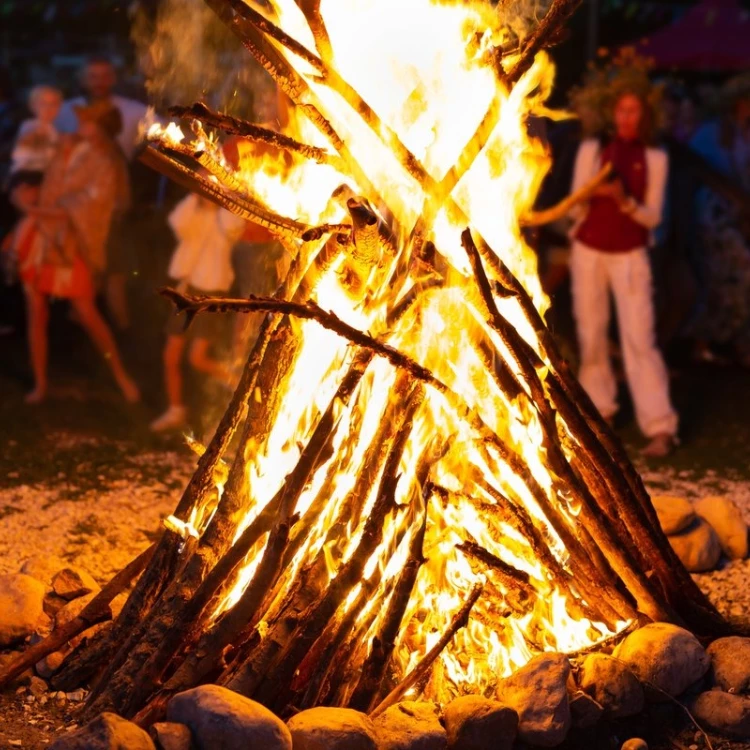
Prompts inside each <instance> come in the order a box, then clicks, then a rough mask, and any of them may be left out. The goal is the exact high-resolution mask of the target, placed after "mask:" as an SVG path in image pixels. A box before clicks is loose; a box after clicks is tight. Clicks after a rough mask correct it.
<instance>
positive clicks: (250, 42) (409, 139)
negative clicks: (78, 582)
mask: <svg viewBox="0 0 750 750" xmlns="http://www.w3.org/2000/svg"><path fill="white" fill-rule="evenodd" d="M207 1H208V2H209V5H211V6H212V7H213V8H214V9H215V10H216V12H217V13H218V14H219V15H220V16H221V17H222V18H223V19H224V20H225V21H226V22H227V23H228V24H229V26H230V27H231V28H232V29H233V30H234V32H235V33H236V34H237V35H238V36H239V37H240V39H241V40H242V41H243V43H244V45H245V46H246V47H247V49H248V50H249V51H250V52H251V53H252V54H253V56H254V57H255V58H256V59H257V60H258V61H260V63H261V64H262V65H263V66H264V67H265V69H266V70H267V71H268V72H269V73H271V75H272V76H273V77H274V78H275V79H276V81H277V83H278V84H279V86H280V87H281V88H282V90H283V91H284V92H285V93H286V94H287V95H288V96H289V97H290V98H291V99H292V100H293V101H294V102H295V103H296V105H297V106H296V108H295V117H296V118H297V122H296V123H295V125H296V131H297V135H296V137H294V138H293V137H291V136H289V135H284V136H282V135H279V134H276V133H273V132H271V131H268V130H266V129H264V128H261V127H259V126H256V125H254V124H251V123H246V122H243V121H240V120H237V119H235V118H231V117H228V116H225V115H222V114H219V113H217V112H214V111H212V110H211V109H209V108H208V107H206V106H205V105H203V104H195V105H193V106H191V107H185V108H178V109H177V110H176V111H175V112H174V114H175V115H176V116H179V117H180V118H182V120H183V125H182V127H178V126H177V125H176V124H171V125H169V126H168V127H166V128H164V127H161V126H159V125H154V126H152V127H151V128H150V129H149V131H148V140H149V141H150V145H149V147H148V149H147V151H146V152H145V154H144V157H143V158H144V160H145V161H146V162H147V163H149V164H151V165H153V166H154V167H155V168H157V169H159V170H161V171H163V172H164V173H165V174H167V175H170V176H171V177H173V178H174V179H176V180H178V181H180V182H182V183H183V184H185V185H187V186H188V187H190V188H191V189H193V190H195V191H196V192H199V193H201V194H203V195H205V196H207V197H209V198H211V199H212V200H214V201H216V202H217V203H219V204H220V205H222V206H224V207H226V208H228V209H229V210H231V211H233V212H235V213H236V214H238V215H240V216H243V217H245V218H247V219H250V220H253V221H255V222H258V223H261V224H263V225H264V226H266V227H267V228H269V229H270V230H271V231H272V232H273V233H274V234H275V235H276V236H277V237H278V238H279V240H280V241H282V242H283V243H284V244H285V246H286V248H287V249H288V250H289V252H290V253H291V255H292V256H293V258H294V260H293V263H292V267H291V269H290V271H289V274H288V276H287V278H286V279H285V281H284V282H283V284H282V286H281V288H280V289H279V290H278V292H277V293H276V295H275V296H274V297H273V298H255V297H251V298H249V299H215V298H205V297H193V296H187V295H183V294H181V293H179V292H176V291H173V290H164V294H165V295H166V296H168V297H169V298H171V299H172V301H173V302H174V303H175V305H176V306H177V308H178V309H179V310H182V311H184V312H185V314H186V317H187V318H188V320H189V319H191V318H192V316H194V315H196V314H200V315H210V314H216V313H219V312H221V311H237V312H252V311H263V312H265V313H267V315H266V318H265V321H264V323H263V326H262V329H261V333H260V336H259V338H258V341H257V343H256V344H255V346H254V348H253V350H252V352H251V354H250V356H249V358H248V360H247V363H246V365H245V367H244V370H243V372H242V376H241V379H240V382H239V385H238V386H237V389H236V392H235V393H234V396H233V398H232V400H231V403H230V405H229V407H228V408H227V411H226V413H225V414H224V416H223V418H222V420H221V422H220V424H219V426H218V428H217V430H216V433H215V435H214V437H213V439H212V440H211V442H210V444H209V445H207V446H206V448H205V452H203V454H202V456H201V458H200V460H199V463H198V467H197V469H196V472H195V474H194V476H193V478H192V480H191V481H190V483H189V485H188V487H187V489H186V490H185V492H184V494H183V496H182V498H181V500H180V502H179V504H178V506H177V508H176V510H175V512H174V515H173V516H172V517H170V519H168V522H167V528H166V530H165V531H164V533H163V535H162V537H161V539H160V540H159V541H158V543H157V544H156V545H155V546H154V547H153V548H152V549H151V550H149V551H148V552H147V553H144V555H142V556H141V558H139V559H138V560H136V561H134V563H133V564H132V565H131V566H130V567H129V568H128V569H127V570H126V571H124V572H123V574H121V576H120V577H119V578H118V580H117V582H116V585H113V586H112V587H111V591H109V592H108V593H107V595H105V596H102V597H97V599H96V600H94V602H92V605H91V607H92V609H91V611H89V612H86V613H85V615H86V616H85V617H84V620H86V617H88V619H89V620H92V619H96V618H97V617H98V618H99V619H102V618H103V617H104V616H105V615H104V612H105V610H106V605H107V601H106V598H107V596H114V594H115V593H117V591H119V590H121V588H122V587H123V586H124V585H126V584H127V583H128V581H130V580H131V579H133V578H135V577H136V576H137V575H138V574H139V573H140V572H141V570H143V569H144V568H145V570H144V572H143V573H142V575H141V576H140V578H139V579H138V582H137V584H136V586H135V588H134V590H133V592H132V594H131V595H130V597H129V600H128V602H127V604H126V605H125V607H124V609H123V611H122V613H121V614H120V615H119V617H118V618H117V620H116V621H115V622H114V624H113V626H112V627H111V628H110V629H109V630H107V631H103V633H102V635H101V636H100V637H97V638H95V639H92V640H91V642H90V643H88V644H87V645H85V646H84V647H81V648H79V649H78V650H76V651H74V652H73V653H72V654H71V655H70V656H69V657H68V658H67V660H66V662H65V664H64V665H63V667H62V670H61V671H60V672H59V673H58V675H57V676H56V678H55V679H54V682H55V684H56V685H59V686H61V687H63V689H69V688H71V687H72V686H77V685H80V684H82V683H84V682H86V681H88V680H91V679H92V678H93V677H95V676H96V677H97V680H96V682H95V687H94V689H93V691H92V694H91V696H90V699H89V702H88V705H87V709H86V711H87V713H88V714H89V715H90V716H93V715H96V714H99V713H100V712H102V711H108V710H112V711H116V712H117V713H119V714H121V715H123V716H126V717H136V719H137V721H138V722H139V723H141V724H148V723H151V722H152V721H154V720H156V719H159V718H160V717H161V716H162V715H163V714H164V710H165V706H166V704H167V702H168V701H169V699H170V698H171V697H172V696H173V695H175V694H176V693H178V692H181V691H184V690H186V689H189V688H192V687H194V686H196V685H199V684H202V683H206V682H214V683H217V684H219V685H224V686H227V687H229V688H231V689H233V690H235V691H237V692H239V693H241V694H243V695H245V696H248V697H250V698H253V699H254V700H257V701H259V702H261V703H263V704H264V705H266V706H268V707H269V708H271V709H272V710H274V711H275V712H276V713H278V714H279V715H282V716H285V715H289V714H290V713H293V712H295V711H298V710H300V709H305V708H309V707H313V706H319V705H327V706H349V707H353V708H356V709H358V710H361V711H365V712H369V713H370V714H371V715H378V714H380V713H382V712H383V711H385V710H386V709H387V708H388V707H389V706H390V705H392V704H394V703H395V702H397V701H399V700H401V699H402V698H403V697H404V696H410V697H419V696H424V697H425V698H428V699H431V700H434V701H436V702H438V703H443V704H444V703H447V702H448V701H450V700H451V699H452V698H455V697H456V696H458V695H464V694H489V693H491V692H492V691H494V690H495V688H496V685H497V683H498V680H500V679H501V678H503V677H507V676H508V675H511V674H512V673H514V672H515V670H517V669H518V668H520V667H522V666H523V665H525V664H526V663H527V662H529V660H530V659H532V657H534V656H535V655H536V654H540V653H542V652H546V651H555V652H562V653H568V654H572V653H581V652H585V651H587V650H592V649H596V648H597V647H598V646H599V645H601V644H602V643H605V642H610V641H612V640H614V639H617V638H618V637H622V635H623V634H624V633H625V632H626V631H628V632H629V631H631V630H633V629H635V628H637V627H638V625H639V624H642V623H643V622H645V621H647V620H648V619H650V620H654V621H670V622H675V623H679V624H681V625H683V626H686V627H688V628H689V629H690V630H692V631H693V632H696V633H698V634H701V635H715V634H718V633H721V632H723V631H724V629H725V626H724V623H723V622H722V620H721V619H720V618H719V616H718V615H717V614H716V612H715V611H714V610H713V608H712V607H711V606H710V605H709V604H708V602H707V600H706V599H705V598H704V596H703V595H702V594H701V592H700V591H699V589H698V588H697V586H696V585H695V584H694V583H693V581H692V579H691V577H690V576H689V574H688V573H687V572H686V571H685V569H684V568H683V567H682V565H681V564H680V563H679V561H678V560H677V558H676V557H675V555H674V553H673V552H672V550H671V548H670V546H669V544H668V543H667V540H666V538H665V537H664V535H663V534H662V532H661V530H660V529H659V525H658V522H657V519H656V515H655V513H654V510H653V508H652V506H651V503H650V500H649V497H648V495H647V493H646V492H645V490H644V487H643V485H642V483H641V481H640V478H639V477H638V475H637V473H636V471H635V470H634V469H633V467H632V466H631V464H630V463H629V461H628V459H627V457H626V456H625V453H624V451H623V450H622V448H621V446H620V445H619V443H618V441H617V439H616V438H615V437H614V436H613V434H612V433H611V432H610V430H609V428H608V427H607V425H606V424H605V423H604V422H603V421H602V420H601V419H600V417H599V416H598V414H597V413H596V411H595V409H594V407H593V405H592V404H591V402H590V401H589V399H588V398H587V397H586V395H585V394H584V392H583V391H582V389H581V388H580V386H579V385H578V383H577V381H576V380H575V378H574V377H573V376H572V374H571V373H570V371H569V369H568V367H567V365H566V363H565V362H564V360H563V359H562V357H561V356H560V354H559V352H558V350H557V348H556V346H555V342H554V340H553V338H552V336H551V334H550V332H549V331H548V329H547V328H546V326H545V324H544V322H543V318H542V313H543V311H544V309H545V305H546V300H545V297H544V294H543V293H542V291H541V288H540V285H539V282H538V279H537V275H536V262H535V256H534V253H533V251H532V250H531V249H530V248H529V246H528V245H527V244H526V242H525V240H524V236H523V233H522V229H521V225H522V224H523V223H524V222H533V216H531V208H532V204H533V202H534V198H535V195H536V192H537V188H538V186H539V184H540V181H541V180H542V178H543V176H544V174H545V171H546V169H547V168H548V166H549V157H548V155H547V152H546V149H545V146H544V144H543V142H542V141H541V140H540V139H538V138H535V137H534V136H532V135H530V134H529V119H530V118H532V117H533V116H535V115H543V114H545V112H546V110H545V105H544V102H545V99H546V97H547V96H548V94H549V92H550V88H551V85H552V79H553V67H552V64H551V62H550V60H549V58H548V57H547V55H546V54H545V53H544V51H543V48H544V47H545V46H547V45H548V44H549V43H551V42H552V41H553V40H554V39H555V37H556V35H557V33H558V31H559V28H560V25H561V24H562V23H564V22H565V21H566V19H567V18H568V17H569V15H570V13H571V12H572V10H573V9H574V8H575V6H576V4H577V3H576V2H572V1H571V0H554V2H553V3H552V5H551V8H550V10H549V11H548V13H547V15H546V16H545V17H544V18H543V19H542V20H541V21H540V22H539V23H538V24H537V25H536V26H534V27H533V28H529V29H526V30H524V31H523V32H521V33H520V35H519V34H518V33H513V34H512V33H511V28H512V26H513V24H512V22H514V21H515V19H509V18H506V17H505V16H504V13H503V10H502V7H501V8H499V9H498V8H493V7H490V6H485V5H484V4H481V5H479V4H477V5H470V4H458V5H447V4H437V3H435V4H433V3H432V2H430V0H408V2H406V1H405V0H391V1H389V2H382V1H381V2H365V1H364V0H362V2H356V3H352V2H351V0H326V2H324V3H322V4H321V3H319V2H316V1H315V0H308V1H307V2H303V1H302V0H300V2H298V3H297V4H295V3H293V2H291V0H274V2H273V9H274V12H273V14H270V13H269V14H267V15H263V14H261V13H260V11H259V10H257V9H256V8H255V7H254V6H250V5H246V4H245V3H244V2H242V1H241V0H207ZM516 31H517V30H516ZM519 39H520V41H519ZM226 133H229V134H238V135H241V136H242V137H244V138H246V139H248V140H249V141H255V142H258V143H260V144H262V146H263V148H262V150H260V151H256V152H254V153H255V154H256V155H255V156H252V155H251V156H248V157H247V158H246V160H245V161H244V162H243V163H242V165H241V168H240V170H239V171H235V170H233V169H232V168H231V167H230V166H228V164H227V163H226V161H225V159H224V156H223V153H222V148H221V140H222V134H226ZM191 165H192V166H191ZM197 166H200V167H202V168H203V171H202V173H201V174H199V173H198V172H196V171H195V170H194V168H193V167H197ZM106 591H107V590H106V589H105V592H106Z"/></svg>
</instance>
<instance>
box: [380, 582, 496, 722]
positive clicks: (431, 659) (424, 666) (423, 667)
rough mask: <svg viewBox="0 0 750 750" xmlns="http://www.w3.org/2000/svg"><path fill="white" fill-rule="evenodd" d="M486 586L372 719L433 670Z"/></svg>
mask: <svg viewBox="0 0 750 750" xmlns="http://www.w3.org/2000/svg"><path fill="white" fill-rule="evenodd" d="M483 589H484V584H482V583H477V584H475V585H474V588H473V589H472V590H471V594H469V598H468V599H467V600H466V602H465V603H464V605H463V606H462V607H461V609H460V610H459V611H458V612H456V614H455V615H454V616H453V619H452V620H451V623H450V625H449V626H448V628H447V630H446V631H445V633H443V635H442V636H441V637H440V640H439V641H438V642H437V643H436V644H435V645H434V646H433V647H432V648H431V649H430V650H429V651H428V652H427V653H426V654H425V655H424V656H423V657H422V660H421V661H420V662H419V664H417V666H416V667H414V669H413V670H412V671H411V672H409V674H408V675H407V676H406V677H405V678H404V679H403V680H402V681H401V682H400V683H399V684H398V685H396V687H395V688H393V690H391V692H390V693H388V695H387V696H386V697H385V698H384V699H383V700H382V701H381V702H380V704H379V705H378V706H377V707H376V708H375V709H374V710H373V711H372V712H371V713H370V716H371V717H372V718H375V717H376V716H379V715H380V714H382V713H383V711H385V710H386V709H387V708H390V707H391V706H392V705H393V704H394V703H398V701H399V700H401V697H402V696H403V695H404V693H406V691H407V690H409V688H410V687H412V685H415V684H416V683H417V682H419V681H420V680H421V679H422V678H423V677H424V676H425V675H426V674H427V673H428V672H429V671H430V669H431V668H432V665H433V664H434V663H435V660H436V659H437V658H438V656H440V654H441V653H442V651H443V649H444V648H445V647H446V646H447V645H448V644H449V643H450V642H451V641H452V640H453V636H455V635H456V633H457V632H458V631H459V630H460V629H461V628H463V627H465V626H466V624H467V623H468V621H469V615H470V614H471V610H472V608H473V607H474V605H475V604H476V603H477V599H479V597H480V596H481V595H482V591H483Z"/></svg>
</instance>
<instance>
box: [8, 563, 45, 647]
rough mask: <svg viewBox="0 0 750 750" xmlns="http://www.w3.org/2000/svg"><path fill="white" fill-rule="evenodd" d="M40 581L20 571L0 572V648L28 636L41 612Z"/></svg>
mask: <svg viewBox="0 0 750 750" xmlns="http://www.w3.org/2000/svg"><path fill="white" fill-rule="evenodd" d="M44 593H45V588H44V584H43V583H41V582H40V581H37V580H36V578H32V577H31V576H27V575H24V574H23V573H10V574H8V575H1V576H0V648H1V647H3V646H10V645H12V644H13V643H17V642H19V641H22V640H23V639H24V638H26V637H27V636H30V635H31V634H32V633H33V632H34V630H35V629H36V626H37V623H38V622H39V620H40V618H41V617H42V615H43V614H44V609H43V607H42V602H43V601H44Z"/></svg>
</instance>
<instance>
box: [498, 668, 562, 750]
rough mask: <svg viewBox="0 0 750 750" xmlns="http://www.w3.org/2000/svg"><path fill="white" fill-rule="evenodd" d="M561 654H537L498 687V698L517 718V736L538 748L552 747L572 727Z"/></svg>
mask: <svg viewBox="0 0 750 750" xmlns="http://www.w3.org/2000/svg"><path fill="white" fill-rule="evenodd" d="M569 676H570V662H569V661H568V659H567V658H566V657H565V656H564V655H563V654H540V655H539V656H535V657H534V658H533V659H532V660H531V661H530V662H529V663H528V664H526V666H524V667H521V669H519V670H517V671H516V672H514V673H513V674H512V675H511V676H510V677H508V678H506V679H505V680H503V681H502V682H501V683H500V686H499V688H498V692H497V697H498V700H499V701H500V702H501V703H504V704H505V705H506V706H510V707H511V708H512V709H514V710H515V711H516V713H517V714H518V736H519V738H520V739H522V740H523V741H524V742H528V743H529V744H530V745H536V746H537V747H555V745H559V744H560V743H561V742H562V741H563V740H564V739H565V736H566V735H567V733H568V730H569V729H570V725H571V715H570V704H569V703H568V693H567V690H566V683H567V681H568V677H569Z"/></svg>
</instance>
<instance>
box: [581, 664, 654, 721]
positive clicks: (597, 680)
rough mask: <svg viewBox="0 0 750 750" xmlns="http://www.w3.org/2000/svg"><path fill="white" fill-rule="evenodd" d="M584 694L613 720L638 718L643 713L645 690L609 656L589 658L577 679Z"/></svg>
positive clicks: (629, 672) (624, 667)
mask: <svg viewBox="0 0 750 750" xmlns="http://www.w3.org/2000/svg"><path fill="white" fill-rule="evenodd" d="M578 683H579V685H580V687H581V690H583V691H584V692H586V693H588V694H589V695H590V696H591V697H592V698H593V699H594V700H595V701H596V702H597V703H599V704H600V705H601V707H602V708H603V709H604V715H605V716H606V717H607V718H610V719H623V718H626V717H628V716H635V715H636V714H639V713H640V712H641V711H642V710H643V688H642V687H641V683H640V682H638V678H637V677H636V676H635V675H634V674H633V673H632V672H631V671H630V670H629V669H628V668H627V667H626V666H625V665H624V664H623V663H622V662H620V661H618V660H617V659H613V658H612V657H611V656H607V655H606V654H589V655H588V656H587V657H586V659H585V660H584V662H583V664H582V665H581V671H580V673H579V675H578Z"/></svg>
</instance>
